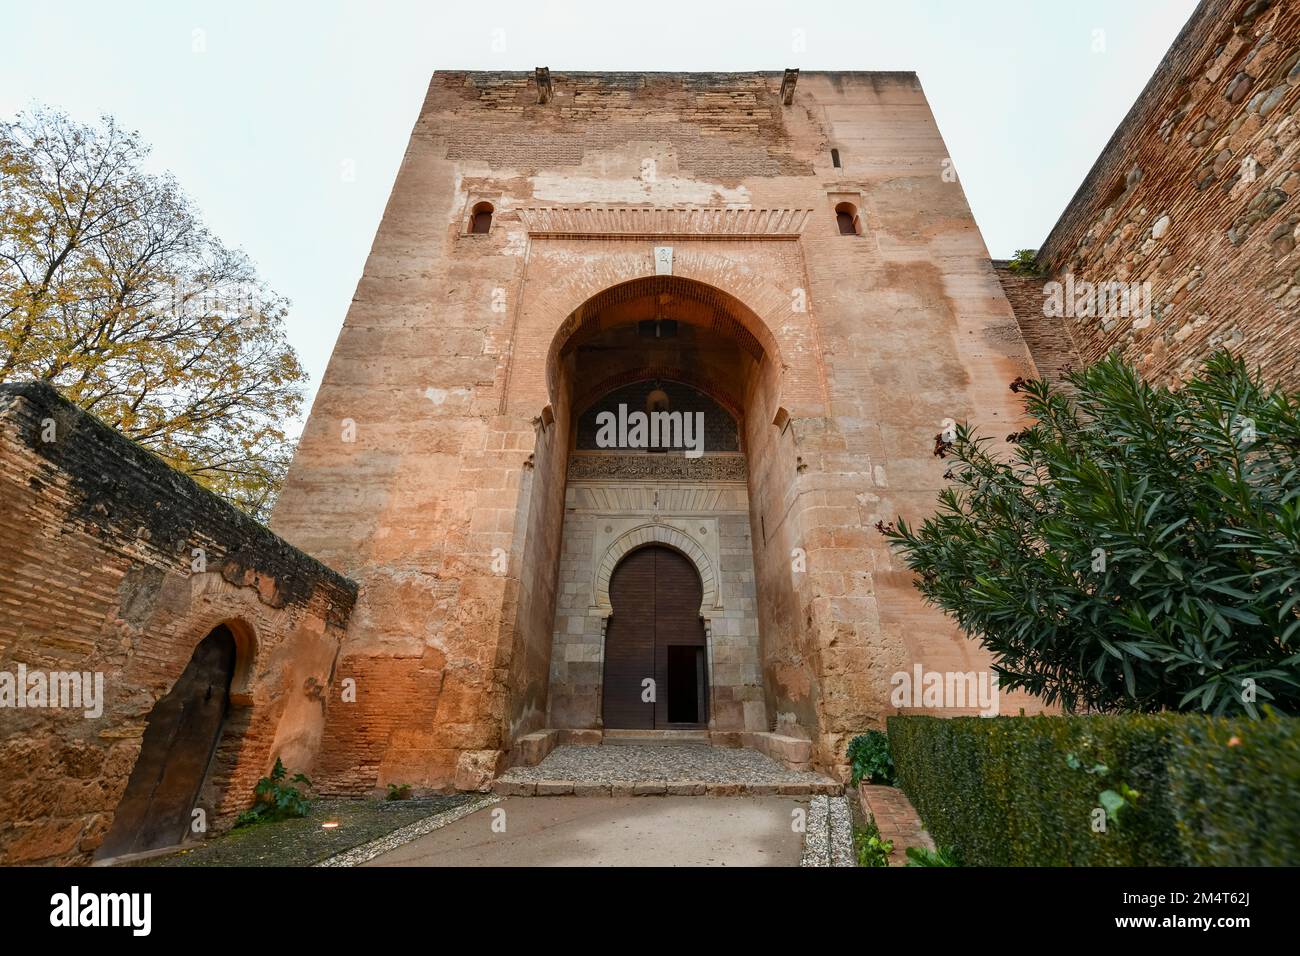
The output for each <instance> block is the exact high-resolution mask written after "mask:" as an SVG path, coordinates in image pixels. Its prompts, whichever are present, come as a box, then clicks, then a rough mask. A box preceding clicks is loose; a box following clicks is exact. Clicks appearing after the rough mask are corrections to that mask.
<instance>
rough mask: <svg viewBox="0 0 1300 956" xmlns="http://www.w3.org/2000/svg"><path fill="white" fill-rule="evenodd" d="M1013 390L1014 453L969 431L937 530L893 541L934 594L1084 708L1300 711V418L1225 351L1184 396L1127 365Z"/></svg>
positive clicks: (1045, 688)
mask: <svg viewBox="0 0 1300 956" xmlns="http://www.w3.org/2000/svg"><path fill="white" fill-rule="evenodd" d="M1069 382H1070V386H1069V387H1065V388H1062V387H1052V386H1049V385H1048V384H1047V383H1044V382H1041V381H1030V382H1024V381H1022V380H1019V379H1018V380H1017V381H1016V382H1014V383H1012V390H1013V391H1020V392H1023V394H1024V396H1025V408H1026V411H1027V412H1028V414H1029V415H1030V416H1032V418H1033V419H1034V420H1035V421H1034V424H1032V425H1031V426H1030V427H1029V428H1027V429H1025V430H1024V431H1022V432H1019V433H1017V434H1015V435H1011V436H1008V440H1009V441H1011V442H1012V443H1013V445H1014V454H1013V455H1012V456H1011V457H1010V459H1009V460H1008V459H1007V458H1006V457H1003V456H998V455H995V454H993V453H992V452H991V450H990V447H989V442H990V439H988V438H979V437H976V436H974V435H973V434H972V432H971V431H970V429H969V428H967V427H966V426H959V427H957V428H955V429H954V433H953V434H952V435H951V436H939V437H938V438H937V439H936V450H935V453H936V454H937V455H940V456H941V457H948V458H951V459H952V466H951V468H950V470H949V472H948V475H947V476H946V477H949V478H950V479H951V481H952V484H951V486H950V487H949V488H947V489H945V490H944V491H943V492H941V494H940V496H939V507H938V511H937V513H936V514H935V515H934V516H933V517H930V518H927V519H925V520H924V521H923V522H922V523H921V524H920V525H919V526H917V527H912V526H910V525H909V524H908V523H907V522H905V521H903V520H902V519H899V521H898V523H897V527H894V526H893V525H889V526H885V525H882V526H881V529H882V530H883V531H884V532H885V534H886V535H887V537H889V538H890V539H891V543H892V545H893V546H894V547H895V549H896V550H897V551H898V552H900V553H901V554H902V555H903V556H904V558H905V560H906V562H907V565H908V567H910V568H911V569H912V570H913V571H914V572H916V573H917V575H918V578H917V582H916V583H917V587H918V588H919V589H920V591H921V592H922V593H923V594H924V595H925V596H926V598H927V599H928V600H929V601H930V602H932V603H933V604H935V605H937V606H938V607H940V608H941V609H942V610H944V611H945V612H946V613H947V614H948V615H949V616H951V617H953V618H954V619H956V621H957V622H958V623H959V624H960V625H961V626H962V627H963V628H964V629H965V630H966V631H967V632H968V633H970V634H972V635H973V636H975V637H976V638H978V639H979V640H980V641H981V642H982V643H983V644H984V645H985V646H986V647H987V648H988V649H989V650H991V651H992V652H993V654H994V658H995V669H996V670H997V672H998V674H999V677H1000V684H1001V686H1002V687H1003V688H1004V689H1017V688H1020V689H1024V690H1027V691H1030V692H1032V693H1034V694H1037V695H1040V696H1041V697H1043V698H1044V699H1046V700H1047V701H1048V702H1051V703H1059V704H1061V705H1063V706H1064V707H1065V708H1066V709H1067V710H1081V709H1088V710H1095V711H1102V712H1107V711H1122V710H1134V711H1156V710H1165V709H1168V710H1193V711H1205V712H1211V713H1216V714H1223V713H1237V712H1242V711H1244V712H1246V713H1248V714H1250V715H1252V716H1254V715H1255V714H1256V712H1257V707H1258V706H1259V705H1261V704H1264V703H1271V704H1272V705H1273V706H1274V707H1275V708H1276V709H1279V710H1281V711H1283V712H1289V713H1296V712H1297V711H1300V654H1297V650H1300V648H1297V637H1298V635H1300V608H1298V607H1297V602H1300V480H1298V478H1297V467H1298V464H1297V462H1298V461H1300V409H1298V403H1297V396H1295V395H1289V394H1286V393H1284V392H1283V391H1281V390H1279V389H1276V388H1266V387H1265V386H1264V385H1263V384H1262V383H1261V382H1260V380H1259V378H1258V377H1257V375H1252V374H1251V373H1249V372H1248V370H1247V369H1246V367H1245V365H1244V363H1243V362H1241V361H1240V360H1238V359H1234V358H1233V357H1231V356H1230V355H1228V354H1227V353H1223V352H1220V353H1217V354H1215V355H1214V356H1212V357H1211V358H1210V360H1209V361H1208V363H1207V364H1206V365H1205V367H1204V368H1203V369H1202V370H1201V371H1200V372H1199V373H1198V374H1197V375H1196V376H1194V377H1193V378H1191V379H1190V380H1189V381H1187V382H1186V383H1184V384H1183V385H1182V386H1181V387H1180V388H1178V389H1176V390H1174V389H1167V388H1163V387H1157V386H1153V385H1151V384H1149V383H1147V382H1145V381H1144V380H1143V379H1142V377H1141V376H1140V375H1139V374H1138V373H1137V371H1136V370H1135V369H1133V368H1132V367H1130V366H1128V365H1126V364H1125V363H1124V362H1122V361H1121V360H1120V359H1119V358H1117V357H1111V358H1108V359H1106V360H1103V361H1101V362H1099V363H1097V364H1095V365H1092V366H1091V367H1089V368H1087V369H1084V370H1082V371H1076V372H1073V373H1071V374H1070V376H1069Z"/></svg>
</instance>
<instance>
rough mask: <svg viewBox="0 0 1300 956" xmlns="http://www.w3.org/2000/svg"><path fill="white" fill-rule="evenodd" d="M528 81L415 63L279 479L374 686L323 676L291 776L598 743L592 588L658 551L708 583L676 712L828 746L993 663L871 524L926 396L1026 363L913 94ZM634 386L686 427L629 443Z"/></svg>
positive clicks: (824, 755)
mask: <svg viewBox="0 0 1300 956" xmlns="http://www.w3.org/2000/svg"><path fill="white" fill-rule="evenodd" d="M531 82H532V81H531V79H530V78H529V77H527V76H523V75H516V74H500V75H496V74H492V75H488V74H474V73H446V74H439V75H438V76H437V77H436V78H435V79H434V81H433V84H432V85H431V87H430V89H429V95H428V97H427V98H426V100H425V102H424V106H423V109H422V112H421V115H420V118H419V120H418V121H417V128H416V130H415V131H414V133H413V135H412V138H411V140H410V148H409V150H408V152H407V154H406V157H405V161H404V163H403V165H402V169H401V172H400V173H399V175H398V181H397V184H396V186H395V187H394V190H393V194H392V199H391V201H390V204H389V207H388V211H387V212H386V214H385V217H384V222H383V224H382V225H381V227H380V230H379V234H378V235H377V236H376V240H375V244H374V246H373V253H372V257H371V259H370V260H369V262H368V263H367V266H366V271H365V274H364V276H363V278H362V280H361V283H360V285H359V286H358V288H357V294H356V296H355V298H354V300H353V303H352V306H351V308H350V310H349V312H348V317H347V321H346V323H345V325H344V327H343V330H342V332H341V333H340V336H339V339H338V344H337V346H336V347H335V350H334V355H333V358H332V359H331V362H330V365H329V369H328V370H327V372H326V373H325V376H324V379H323V380H322V382H321V386H320V389H319V391H318V393H317V397H316V400H315V403H314V405H313V409H312V415H311V419H310V421H309V422H308V425H307V427H306V428H305V430H304V432H303V436H302V440H301V441H300V443H299V446H298V451H297V454H296V456H295V459H294V463H293V466H292V469H291V471H290V473H289V476H288V479H287V481H286V483H285V490H284V493H283V494H282V495H281V497H280V498H279V500H278V503H277V504H276V508H275V514H274V516H273V520H272V527H273V528H274V529H275V530H276V531H277V532H278V533H280V534H282V535H283V536H284V537H285V538H286V539H287V540H289V541H290V542H292V543H293V544H295V545H297V546H299V547H301V548H302V549H303V550H305V551H307V552H309V553H311V554H313V555H315V556H317V557H319V558H320V559H321V560H323V561H325V562H326V563H327V564H329V565H330V566H332V567H334V568H336V569H338V570H341V571H344V572H345V573H347V574H348V575H349V576H350V577H352V578H354V579H355V580H356V581H357V583H358V585H359V588H360V593H359V603H358V608H357V613H356V614H355V615H354V616H353V618H352V620H351V624H350V626H349V632H348V638H347V641H346V643H345V645H344V647H343V648H342V650H341V652H340V655H339V659H338V662H337V666H336V668H335V670H334V673H335V675H336V677H335V680H336V681H338V680H342V679H345V678H353V679H355V680H356V682H357V686H358V688H370V690H366V691H363V692H359V693H358V695H357V697H356V700H355V701H354V702H349V703H348V704H347V705H346V706H343V705H340V704H339V703H338V701H337V697H332V698H331V704H330V705H329V706H328V707H327V708H326V712H325V724H326V725H325V730H324V732H323V735H322V738H321V744H320V752H321V754H322V759H321V761H320V765H319V766H318V768H317V772H316V774H315V775H314V776H315V777H317V778H319V779H321V780H323V781H325V783H326V785H329V786H336V787H340V788H354V787H362V786H382V785H383V783H386V782H388V781H394V782H406V783H414V784H421V785H429V786H439V787H441V786H448V785H455V786H459V787H462V788H465V789H475V788H481V787H485V786H488V785H489V784H490V781H491V779H492V778H493V776H494V775H495V774H497V773H499V772H500V770H501V769H502V768H503V767H505V766H507V765H509V763H510V762H511V761H514V760H518V759H521V755H522V754H524V753H525V752H531V751H532V750H533V741H529V742H528V743H523V740H524V738H535V737H536V735H539V734H540V736H541V738H542V739H544V740H556V739H558V740H567V741H569V742H599V741H602V740H603V739H604V738H603V734H604V732H606V731H607V730H611V729H615V728H613V727H612V724H613V723H615V722H617V721H618V720H619V718H614V719H613V720H611V719H610V717H611V714H612V712H613V711H612V710H611V709H610V708H606V706H605V703H606V699H605V698H606V691H605V673H606V669H607V665H609V664H610V663H612V661H609V660H607V654H610V653H613V651H614V650H615V649H616V648H617V646H618V641H619V640H620V629H621V628H622V627H623V619H624V615H623V612H622V611H620V610H619V608H618V607H617V604H618V597H619V595H618V593H617V587H613V585H615V584H617V582H616V581H614V580H613V579H614V576H615V572H616V569H617V568H618V567H619V563H620V561H621V560H623V559H624V558H625V557H626V556H627V555H628V554H635V553H636V551H637V549H638V548H639V547H642V546H649V545H652V544H656V543H657V544H660V545H664V546H667V547H670V548H673V549H675V551H676V552H677V553H680V554H682V555H685V556H687V557H688V558H690V559H691V561H692V564H693V565H694V566H695V569H696V571H697V572H698V573H699V576H700V582H701V585H702V589H703V596H702V597H701V598H700V607H699V608H698V609H697V615H698V619H699V621H700V627H702V628H703V631H704V641H705V644H704V646H705V648H706V656H705V662H706V664H707V676H708V694H707V695H706V698H707V699H705V700H704V702H703V703H704V705H705V706H704V709H703V712H702V713H700V712H697V713H696V714H695V716H696V718H697V719H696V721H694V722H693V723H694V724H696V725H698V726H699V727H700V730H699V731H696V732H694V733H692V734H687V737H689V738H692V739H706V738H707V739H710V740H712V741H714V742H715V743H724V744H727V745H744V744H745V742H746V741H750V742H751V743H752V742H753V741H754V740H755V739H756V738H758V737H760V736H764V735H766V737H771V736H772V735H773V734H776V735H777V736H780V737H782V738H785V740H786V742H789V741H791V740H794V741H796V743H799V744H800V746H798V747H794V745H791V746H792V747H794V749H793V750H792V752H798V753H801V754H802V753H808V754H810V756H808V757H806V758H805V759H811V760H812V761H814V762H815V763H817V764H818V765H819V766H822V767H830V766H834V765H839V764H842V763H843V762H844V748H845V745H846V744H847V742H848V740H849V739H850V738H851V737H852V736H853V735H854V734H856V733H859V732H861V731H862V730H863V729H864V728H868V727H879V726H880V724H881V720H882V719H883V717H884V716H885V715H886V714H887V713H888V712H889V711H890V709H891V706H890V691H891V679H892V676H893V675H895V674H897V673H900V672H908V673H910V672H911V668H912V666H913V664H916V663H922V664H924V665H925V666H926V667H927V668H939V669H942V670H945V671H948V670H952V671H967V670H982V669H986V668H987V666H988V662H987V656H988V655H987V654H986V653H984V652H982V651H981V650H980V649H979V647H978V646H977V645H975V644H974V643H972V642H970V641H967V640H965V639H964V638H963V637H962V636H961V634H960V633H959V631H958V630H957V629H956V628H955V627H953V626H952V625H951V624H950V623H949V622H946V621H945V620H944V618H943V616H942V614H941V613H939V612H938V611H936V610H934V609H929V608H926V607H925V606H924V605H923V603H922V601H921V599H920V597H919V595H917V594H916V592H915V590H914V588H913V587H912V585H911V576H910V575H909V574H908V573H907V572H906V569H902V568H898V567H896V566H895V564H894V559H893V558H892V557H891V555H890V553H889V549H888V546H887V542H886V541H885V539H883V538H882V537H881V536H880V535H879V534H878V533H876V532H875V531H874V530H873V528H874V526H875V524H876V523H877V522H878V521H880V520H882V519H883V520H888V519H890V518H892V517H893V516H895V515H898V514H903V515H906V516H908V518H909V520H910V519H911V518H913V517H915V516H919V515H921V514H924V513H926V511H927V510H928V509H930V508H932V507H933V502H934V497H935V493H936V491H937V490H938V489H939V488H940V487H942V486H943V484H944V481H943V473H944V470H945V464H944V462H942V461H940V460H939V459H936V458H934V457H933V456H932V455H931V450H932V449H933V446H934V435H935V433H936V432H937V431H940V430H941V429H942V423H943V422H944V421H945V420H946V419H949V418H951V419H953V420H962V419H964V418H970V417H972V415H974V414H975V413H978V417H979V418H980V419H981V420H984V421H1005V422H1008V423H1014V422H1015V421H1016V420H1017V416H1018V415H1019V414H1020V411H1019V409H1020V406H1019V403H1018V402H1019V400H1018V397H1017V396H1016V395H1015V394H1013V393H1012V392H1010V391H1009V390H1008V389H1007V388H1006V382H1008V381H1010V380H1012V379H1013V378H1015V377H1016V376H1017V375H1020V376H1026V375H1032V374H1033V369H1032V363H1031V362H1030V361H1029V353H1028V351H1027V349H1026V348H1025V345H1024V342H1023V340H1022V339H1021V337H1020V335H1019V333H1018V331H1017V329H1016V326H1015V322H1014V318H1013V316H1012V315H1011V312H1010V310H1009V308H1008V306H1007V303H1006V300H1005V296H1004V295H1003V293H1002V292H1001V287H1000V286H999V284H998V281H997V277H996V275H995V274H994V273H993V271H992V269H991V268H990V267H989V265H988V253H987V250H985V249H984V248H983V245H982V243H981V242H980V239H979V233H978V230H977V229H976V228H975V225H974V222H973V220H972V218H971V216H970V213H969V210H968V209H967V208H966V207H965V205H964V200H963V199H962V193H961V189H960V186H958V185H956V184H954V183H952V182H949V181H947V180H946V178H944V177H941V176H940V175H939V171H940V170H941V169H943V168H944V165H945V158H946V156H947V152H946V148H945V147H944V144H943V140H942V138H941V137H939V136H938V135H937V131H936V130H935V128H934V123H933V119H932V117H931V116H930V114H929V111H928V109H927V107H926V104H925V97H924V95H923V94H922V92H921V90H920V87H919V85H918V84H917V83H916V81H915V78H914V77H908V76H905V75H899V74H863V75H856V74H839V73H837V74H803V75H801V76H800V78H799V80H798V88H797V90H796V89H794V88H793V87H791V86H790V85H789V84H785V87H784V90H783V82H784V81H783V79H782V76H781V75H780V74H776V75H769V74H759V73H755V74H690V75H684V74H656V75H644V76H639V75H634V74H617V75H614V74H609V75H594V74H593V75H568V76H566V77H559V76H558V75H557V82H556V85H555V87H554V90H553V92H554V94H555V95H554V98H553V99H552V98H550V96H549V93H548V95H546V96H538V95H537V90H535V89H533V88H532V87H531V86H530V84H531ZM831 146H834V148H835V149H836V150H837V152H836V154H835V158H836V161H835V162H832V155H831ZM924 170H930V172H929V173H925V172H924ZM846 209H849V210H852V214H853V215H852V218H853V220H854V221H853V222H852V223H851V225H852V226H853V228H852V229H843V228H842V217H841V216H840V215H839V214H840V213H841V212H843V211H844V210H846ZM485 210H488V211H490V212H491V217H490V222H489V221H488V217H486V216H484V215H483V212H484V211H485ZM656 414H657V415H664V416H672V415H678V414H680V415H681V416H682V417H681V418H680V419H678V420H676V421H673V420H671V419H668V424H669V427H670V434H671V433H672V430H673V429H676V428H678V427H679V425H680V427H681V432H682V437H683V438H686V434H685V431H686V425H687V424H690V425H692V426H695V425H697V424H699V419H698V418H695V417H694V416H696V415H700V414H702V415H703V426H702V428H693V430H692V431H691V433H690V436H689V437H690V440H689V441H682V442H680V443H677V442H669V443H668V444H667V446H666V447H664V446H662V445H661V446H659V447H656V446H655V445H654V444H653V442H650V443H647V442H646V441H645V440H644V439H645V438H646V437H648V436H646V435H643V434H642V432H641V431H640V430H639V429H640V425H639V424H638V423H637V422H635V421H633V418H634V417H635V416H642V415H656ZM598 416H603V421H604V424H605V426H606V427H602V422H601V421H598V420H597V417H598ZM611 416H612V417H611ZM660 421H661V424H662V422H663V421H664V419H661V420H660ZM611 422H612V426H611V425H610V423H611ZM647 424H649V423H647ZM701 435H702V436H703V443H702V446H701V444H700V441H699V439H700V437H701ZM611 591H612V593H611ZM680 653H681V654H682V655H683V657H685V653H686V652H680ZM638 666H639V667H640V668H641V669H644V665H643V664H642V665H638ZM683 666H684V665H683ZM645 676H646V675H643V678H642V679H645ZM648 676H650V677H653V675H648ZM659 689H660V690H662V688H659ZM678 716H680V715H678ZM687 716H690V715H689V714H688V715H687ZM642 720H644V718H642ZM664 720H665V721H666V722H669V723H671V721H669V720H668V718H667V717H666V716H665V718H664ZM654 726H655V728H658V726H659V719H658V715H656V716H655V724H654ZM543 732H544V733H543ZM638 733H644V730H641V731H638ZM615 736H619V735H615ZM679 736H680V735H679ZM768 742H769V743H770V741H768ZM782 746H784V744H782ZM795 762H800V761H795Z"/></svg>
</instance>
